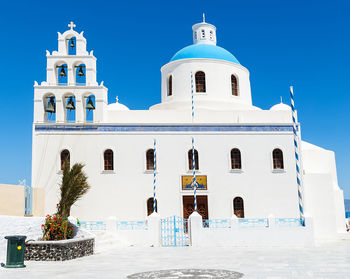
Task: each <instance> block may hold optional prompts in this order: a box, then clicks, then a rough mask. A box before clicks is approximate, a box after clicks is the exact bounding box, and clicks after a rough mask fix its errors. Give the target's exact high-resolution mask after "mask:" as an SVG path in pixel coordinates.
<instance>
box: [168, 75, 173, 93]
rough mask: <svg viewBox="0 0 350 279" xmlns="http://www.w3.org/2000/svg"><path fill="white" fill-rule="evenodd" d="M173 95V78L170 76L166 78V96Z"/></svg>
mask: <svg viewBox="0 0 350 279" xmlns="http://www.w3.org/2000/svg"><path fill="white" fill-rule="evenodd" d="M171 95H173V76H172V75H170V76H169V78H168V96H171Z"/></svg>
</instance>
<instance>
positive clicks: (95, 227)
mask: <svg viewBox="0 0 350 279" xmlns="http://www.w3.org/2000/svg"><path fill="white" fill-rule="evenodd" d="M80 227H81V228H83V229H86V230H89V231H105V230H106V223H104V222H102V221H80Z"/></svg>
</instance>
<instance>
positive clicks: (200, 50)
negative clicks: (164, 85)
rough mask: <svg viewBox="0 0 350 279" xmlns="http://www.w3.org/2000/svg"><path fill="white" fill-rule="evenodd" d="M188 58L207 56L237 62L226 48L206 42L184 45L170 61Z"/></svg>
mask: <svg viewBox="0 0 350 279" xmlns="http://www.w3.org/2000/svg"><path fill="white" fill-rule="evenodd" d="M189 58H209V59H220V60H225V61H230V62H233V63H237V64H239V62H238V60H237V59H236V57H234V56H233V55H232V54H231V53H230V52H228V51H227V50H226V49H224V48H222V47H219V46H216V45H208V44H195V45H190V46H187V47H184V48H183V49H181V50H179V51H178V52H177V53H176V54H175V55H174V56H173V58H171V59H170V62H171V61H175V60H180V59H189Z"/></svg>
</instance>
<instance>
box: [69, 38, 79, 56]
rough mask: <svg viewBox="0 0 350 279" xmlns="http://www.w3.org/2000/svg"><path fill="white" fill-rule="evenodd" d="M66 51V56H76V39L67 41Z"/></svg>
mask: <svg viewBox="0 0 350 279" xmlns="http://www.w3.org/2000/svg"><path fill="white" fill-rule="evenodd" d="M67 50H68V51H67V53H68V55H76V54H77V39H76V38H75V37H72V38H69V39H67Z"/></svg>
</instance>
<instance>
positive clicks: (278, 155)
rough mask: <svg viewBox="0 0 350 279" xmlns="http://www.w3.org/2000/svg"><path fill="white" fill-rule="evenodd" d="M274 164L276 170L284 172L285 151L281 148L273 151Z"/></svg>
mask: <svg viewBox="0 0 350 279" xmlns="http://www.w3.org/2000/svg"><path fill="white" fill-rule="evenodd" d="M272 162H273V169H274V170H284V160H283V151H282V150H281V149H279V148H275V149H274V150H273V151H272Z"/></svg>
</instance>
